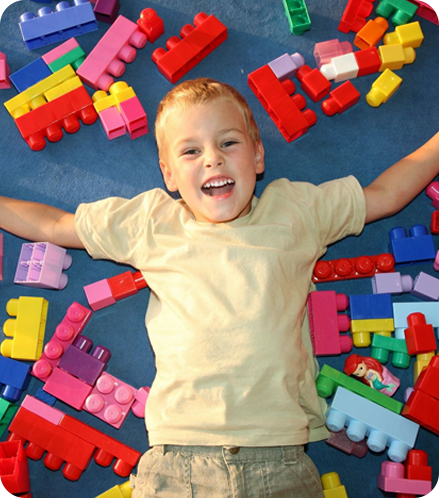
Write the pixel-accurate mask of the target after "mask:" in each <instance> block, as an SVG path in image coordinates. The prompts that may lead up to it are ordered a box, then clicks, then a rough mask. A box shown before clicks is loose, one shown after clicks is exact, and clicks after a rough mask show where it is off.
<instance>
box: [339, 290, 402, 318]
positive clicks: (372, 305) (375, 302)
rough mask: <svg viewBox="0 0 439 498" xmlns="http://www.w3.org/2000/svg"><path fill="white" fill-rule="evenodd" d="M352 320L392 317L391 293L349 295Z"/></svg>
mask: <svg viewBox="0 0 439 498" xmlns="http://www.w3.org/2000/svg"><path fill="white" fill-rule="evenodd" d="M349 307H350V313H351V320H367V319H380V318H392V319H393V306H392V296H391V295H390V294H358V295H351V296H349Z"/></svg>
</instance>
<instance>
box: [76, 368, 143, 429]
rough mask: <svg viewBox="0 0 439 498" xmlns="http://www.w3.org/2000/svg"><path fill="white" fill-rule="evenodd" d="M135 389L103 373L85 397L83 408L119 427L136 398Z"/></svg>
mask: <svg viewBox="0 0 439 498" xmlns="http://www.w3.org/2000/svg"><path fill="white" fill-rule="evenodd" d="M136 394H137V389H134V388H133V387H131V386H129V385H128V384H125V383H124V382H122V381H121V380H119V379H117V378H116V377H113V376H112V375H109V374H107V373H105V372H104V373H103V374H102V375H101V376H100V377H99V379H98V380H97V382H96V385H95V387H94V388H93V391H92V392H91V393H90V395H89V396H88V397H87V399H86V401H85V404H84V410H86V411H88V412H90V413H92V414H93V415H95V416H96V417H98V418H100V419H102V420H104V421H105V422H107V423H108V424H110V425H112V426H113V427H115V428H116V429H119V428H120V427H121V425H122V424H123V422H124V420H125V418H126V417H127V415H128V413H129V411H130V409H131V406H132V404H133V403H134V401H135V399H136Z"/></svg>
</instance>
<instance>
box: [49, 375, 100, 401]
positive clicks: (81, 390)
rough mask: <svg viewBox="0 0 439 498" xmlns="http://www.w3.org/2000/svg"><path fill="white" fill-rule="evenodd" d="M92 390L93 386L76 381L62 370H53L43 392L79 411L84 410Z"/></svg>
mask: <svg viewBox="0 0 439 498" xmlns="http://www.w3.org/2000/svg"><path fill="white" fill-rule="evenodd" d="M92 389H93V388H92V386H89V385H88V384H86V383H85V382H82V381H81V380H79V379H76V378H75V377H73V376H72V375H70V374H68V373H67V372H64V371H63V370H61V369H60V368H55V369H54V370H53V372H52V375H51V376H50V378H49V379H48V380H47V382H46V384H45V385H44V387H43V391H45V392H46V393H49V394H51V395H52V396H55V398H57V399H59V400H61V401H64V403H67V404H68V405H70V406H73V408H76V409H77V410H81V409H82V407H83V406H84V403H85V400H86V399H87V396H89V394H90V393H91V391H92Z"/></svg>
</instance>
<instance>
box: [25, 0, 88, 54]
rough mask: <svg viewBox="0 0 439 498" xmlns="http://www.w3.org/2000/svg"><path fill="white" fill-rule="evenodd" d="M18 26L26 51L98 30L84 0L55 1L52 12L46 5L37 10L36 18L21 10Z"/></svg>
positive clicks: (86, 1) (86, 0)
mask: <svg viewBox="0 0 439 498" xmlns="http://www.w3.org/2000/svg"><path fill="white" fill-rule="evenodd" d="M19 25H20V30H21V35H22V37H23V41H24V42H25V44H26V46H27V48H28V49H29V50H34V49H36V48H40V47H44V46H45V45H51V44H52V43H58V42H60V41H63V40H68V39H69V38H71V37H72V36H79V35H82V34H85V33H90V32H91V31H95V30H97V29H98V23H97V21H96V17H95V15H94V13H93V7H92V5H91V4H90V2H89V1H88V0H73V5H70V4H69V3H68V2H59V3H58V4H57V5H56V7H55V12H53V11H52V9H51V8H50V7H43V8H41V9H40V10H39V11H38V17H36V16H35V15H34V14H33V13H31V12H25V13H24V14H22V15H21V16H20V22H19Z"/></svg>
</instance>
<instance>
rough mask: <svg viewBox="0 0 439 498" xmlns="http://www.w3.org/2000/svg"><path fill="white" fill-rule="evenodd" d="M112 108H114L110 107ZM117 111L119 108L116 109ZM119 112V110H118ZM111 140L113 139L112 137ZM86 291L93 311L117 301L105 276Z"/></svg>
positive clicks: (88, 286)
mask: <svg viewBox="0 0 439 498" xmlns="http://www.w3.org/2000/svg"><path fill="white" fill-rule="evenodd" d="M110 109H113V108H112V107H110ZM115 110H116V111H117V109H115ZM117 113H118V114H119V112H118V111H117ZM110 140H111V139H110ZM84 292H85V295H86V297H87V301H88V304H89V305H90V308H91V309H92V310H93V311H97V310H100V309H102V308H105V307H106V306H110V305H112V304H115V303H116V299H114V297H113V294H112V293H111V289H110V285H109V284H108V280H107V279H106V278H104V279H103V280H99V281H98V282H95V283H93V284H90V285H86V286H85V287H84Z"/></svg>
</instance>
